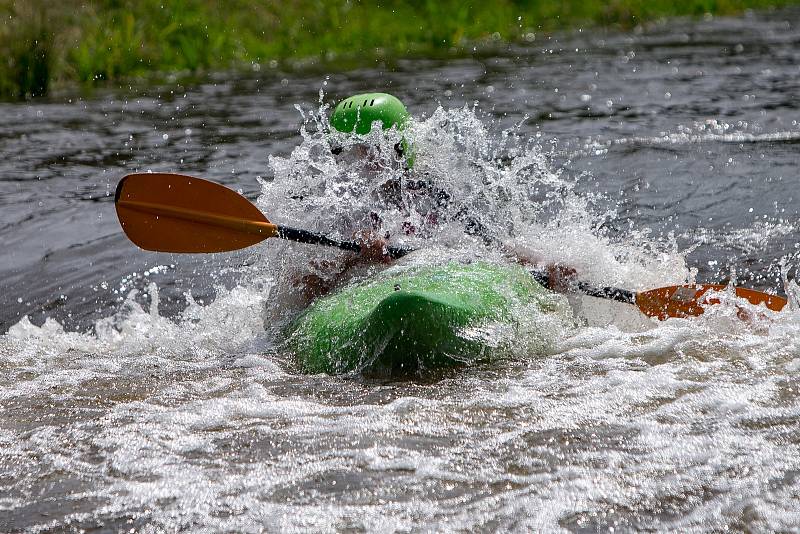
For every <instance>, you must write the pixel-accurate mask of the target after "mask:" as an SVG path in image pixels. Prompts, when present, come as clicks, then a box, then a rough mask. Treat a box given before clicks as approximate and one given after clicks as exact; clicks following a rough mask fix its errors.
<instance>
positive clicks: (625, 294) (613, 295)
mask: <svg viewBox="0 0 800 534" xmlns="http://www.w3.org/2000/svg"><path fill="white" fill-rule="evenodd" d="M530 273H531V276H533V278H534V280H536V281H537V282H539V283H540V284H542V285H543V286H544V287H546V288H548V289H553V288H552V287H551V286H550V275H548V274H547V273H546V272H544V271H536V270H533V271H530ZM570 288H571V289H572V288H574V289H577V290H578V291H580V292H581V293H583V294H585V295H589V296H590V297H597V298H601V299H607V300H616V301H617V302H624V303H626V304H636V293H635V292H633V291H628V290H627V289H622V288H619V287H594V286H590V285H589V284H587V283H586V282H578V283H577V284H574V285H571V286H570Z"/></svg>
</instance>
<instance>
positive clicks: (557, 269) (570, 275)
mask: <svg viewBox="0 0 800 534" xmlns="http://www.w3.org/2000/svg"><path fill="white" fill-rule="evenodd" d="M545 268H546V269H547V278H548V286H549V287H548V289H550V290H552V291H558V292H559V293H566V292H568V291H569V290H570V289H572V287H573V286H574V285H575V279H576V277H577V274H578V273H577V272H576V271H575V269H573V268H572V267H568V266H566V265H562V264H560V263H549V264H547V266H546V267H545Z"/></svg>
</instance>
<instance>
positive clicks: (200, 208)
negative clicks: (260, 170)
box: [114, 173, 278, 252]
mask: <svg viewBox="0 0 800 534" xmlns="http://www.w3.org/2000/svg"><path fill="white" fill-rule="evenodd" d="M114 204H115V205H116V208H117V217H118V218H119V222H120V224H121V225H122V229H123V230H124V231H125V234H126V235H127V236H128V238H130V240H131V241H133V242H134V243H135V244H136V245H138V246H139V247H141V248H143V249H145V250H154V251H157V252H226V251H230V250H237V249H240V248H245V247H249V246H250V245H254V244H256V243H258V242H260V241H263V240H264V239H266V238H268V237H273V236H275V235H277V233H278V229H277V226H275V225H274V224H271V223H270V222H269V221H268V220H267V218H266V217H265V216H264V214H263V213H261V212H260V211H259V209H258V208H257V207H255V206H254V205H253V204H252V203H251V202H250V201H249V200H247V199H246V198H244V197H243V196H242V195H240V194H238V193H237V192H235V191H232V190H230V189H228V188H227V187H225V186H222V185H219V184H215V183H214V182H209V181H208V180H202V179H200V178H194V177H191V176H184V175H182V174H168V173H147V174H129V175H128V176H126V177H124V178H123V179H122V180H120V182H119V184H118V185H117V193H116V196H115V198H114Z"/></svg>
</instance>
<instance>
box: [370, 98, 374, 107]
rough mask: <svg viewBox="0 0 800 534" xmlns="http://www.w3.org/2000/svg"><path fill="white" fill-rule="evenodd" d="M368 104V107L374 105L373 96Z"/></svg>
mask: <svg viewBox="0 0 800 534" xmlns="http://www.w3.org/2000/svg"><path fill="white" fill-rule="evenodd" d="M369 105H370V107H371V106H374V105H375V99H374V98H373V99H372V100H370V103H369Z"/></svg>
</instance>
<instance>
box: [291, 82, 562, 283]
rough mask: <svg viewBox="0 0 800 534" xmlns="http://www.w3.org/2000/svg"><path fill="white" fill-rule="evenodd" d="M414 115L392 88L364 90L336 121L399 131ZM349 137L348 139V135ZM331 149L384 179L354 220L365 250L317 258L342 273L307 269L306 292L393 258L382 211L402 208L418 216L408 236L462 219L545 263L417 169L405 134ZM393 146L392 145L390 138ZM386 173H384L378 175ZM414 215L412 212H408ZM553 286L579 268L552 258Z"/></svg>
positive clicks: (495, 243)
mask: <svg viewBox="0 0 800 534" xmlns="http://www.w3.org/2000/svg"><path fill="white" fill-rule="evenodd" d="M409 118H410V115H409V113H408V111H407V110H406V107H405V106H404V105H403V103H402V102H401V101H400V100H399V99H397V98H396V97H394V96H392V95H390V94H387V93H365V94H358V95H354V96H351V97H349V98H345V99H344V100H342V101H341V102H339V103H338V104H337V105H336V107H335V108H334V110H333V112H332V114H331V117H330V124H331V127H332V128H333V129H334V130H336V131H337V132H341V133H345V134H357V135H358V136H366V135H367V134H370V132H372V130H373V128H375V127H378V125H380V127H381V128H382V129H383V130H389V129H391V128H396V129H398V130H400V131H402V129H403V128H404V127H405V126H406V124H407V122H408V120H409ZM348 141H349V140H348ZM332 145H333V146H332V148H331V152H332V154H333V155H334V157H335V158H336V159H337V161H339V162H340V163H341V164H343V165H349V166H350V167H352V166H353V165H356V166H357V167H358V168H359V172H358V174H360V175H362V176H363V178H364V179H378V180H381V179H385V181H384V182H383V183H382V184H381V185H380V186H378V187H376V188H375V189H374V191H373V196H374V198H372V199H370V201H371V204H372V206H373V208H374V209H370V210H368V211H367V212H365V213H364V214H362V215H361V216H360V217H359V220H358V221H356V222H355V224H356V225H357V227H358V229H357V230H355V233H354V236H353V237H354V239H355V240H356V241H358V242H359V244H360V245H361V247H362V251H361V253H360V254H352V255H350V256H348V257H347V258H345V259H344V260H343V262H342V263H339V264H336V265H334V264H332V263H326V264H315V267H316V269H315V270H317V271H323V272H328V273H330V272H331V271H332V270H335V271H338V272H339V276H331V277H323V276H320V275H318V274H308V275H306V276H303V277H301V278H300V279H299V280H298V285H300V286H302V289H303V293H304V294H305V295H306V296H307V297H308V298H314V297H317V296H320V295H323V294H325V293H327V292H328V291H329V290H330V289H331V288H332V287H334V286H335V285H336V284H337V282H338V280H339V278H341V275H342V274H344V273H345V272H347V271H348V270H350V269H351V268H353V267H355V266H358V265H364V264H375V263H390V262H391V261H392V258H391V257H390V256H389V255H388V254H387V249H386V246H387V244H388V242H389V239H390V238H391V237H392V236H391V235H389V233H388V232H384V233H381V232H382V227H383V224H382V223H383V221H382V217H381V213H382V212H387V211H389V212H391V211H394V212H397V211H399V212H403V213H406V214H408V215H412V213H411V212H413V219H414V221H416V222H412V221H411V220H406V221H404V222H403V223H402V225H401V229H402V232H403V233H404V234H405V235H407V236H414V237H421V238H427V237H430V235H431V233H432V231H433V229H434V228H438V227H439V226H440V225H442V224H444V223H453V222H455V223H457V224H459V225H460V226H461V227H463V230H464V233H466V234H467V235H470V236H473V237H476V238H478V239H480V240H481V241H482V242H483V243H484V245H486V246H488V247H491V248H495V249H499V250H502V251H504V252H505V253H506V254H507V255H509V256H511V257H513V259H514V260H516V261H518V262H520V263H523V264H531V265H533V264H541V263H545V262H543V261H542V259H541V258H530V257H523V256H521V255H520V254H519V253H517V252H516V251H515V250H513V247H510V246H508V245H507V244H506V243H505V242H504V241H502V240H501V239H499V238H498V237H497V236H496V235H493V233H492V232H491V230H490V229H489V227H488V226H487V225H485V224H483V223H482V222H481V221H480V219H479V218H478V217H476V216H474V215H472V214H471V213H470V212H469V210H468V209H467V208H466V207H464V206H459V205H458V204H457V203H456V202H455V201H454V199H453V195H452V194H451V193H450V192H449V191H447V190H446V189H443V188H442V187H440V186H438V185H437V184H436V183H434V181H433V180H432V179H431V177H430V176H428V175H426V174H422V173H418V172H416V171H414V169H413V165H414V154H413V150H412V147H411V146H410V145H409V143H408V142H407V141H406V139H405V138H401V140H400V141H399V142H397V143H396V144H394V146H393V147H392V149H387V147H385V146H375V145H372V144H366V143H364V142H361V141H360V138H359V140H356V142H353V143H350V142H348V143H344V144H341V143H337V142H336V141H332ZM388 146H391V144H389V145H388ZM379 175H384V176H379ZM409 219H412V217H409ZM546 267H547V270H548V272H549V273H550V280H551V283H550V284H549V286H550V288H551V289H555V290H563V289H566V288H567V287H568V286H569V283H570V281H571V280H572V278H573V277H574V274H575V270H574V269H572V268H569V267H565V266H561V265H558V264H548V265H547V266H546Z"/></svg>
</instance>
